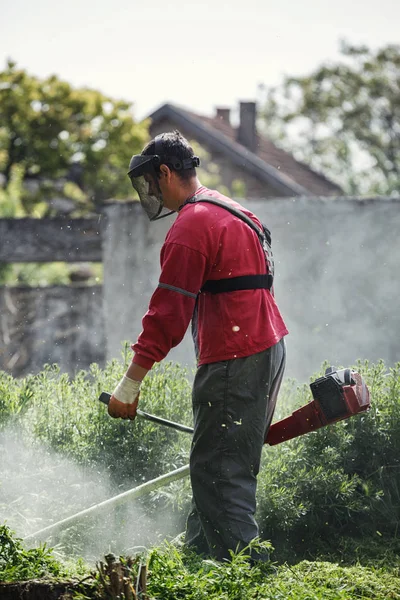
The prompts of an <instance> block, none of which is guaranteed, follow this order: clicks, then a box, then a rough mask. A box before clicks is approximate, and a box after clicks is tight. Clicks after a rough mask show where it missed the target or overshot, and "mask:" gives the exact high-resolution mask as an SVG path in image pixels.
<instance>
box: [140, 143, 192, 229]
mask: <svg viewBox="0 0 400 600" xmlns="http://www.w3.org/2000/svg"><path fill="white" fill-rule="evenodd" d="M161 164H168V165H171V167H172V168H173V169H174V170H176V171H178V170H180V169H189V168H193V167H196V166H199V164H200V160H199V158H198V157H197V156H193V157H191V158H188V159H184V160H180V159H178V158H175V157H173V156H160V155H158V154H153V155H142V154H138V155H135V156H132V158H131V161H130V164H129V171H128V175H129V178H130V180H131V183H132V186H133V188H134V189H135V190H136V192H137V193H138V196H139V200H140V204H141V205H142V207H143V209H144V211H145V213H146V214H147V216H148V217H149V219H150V221H156V220H158V219H162V218H163V217H168V216H169V215H172V214H173V213H174V212H175V211H173V210H168V209H167V208H165V206H164V201H163V197H162V192H161V189H160V186H159V183H158V176H157V173H158V171H159V167H160V165H161Z"/></svg>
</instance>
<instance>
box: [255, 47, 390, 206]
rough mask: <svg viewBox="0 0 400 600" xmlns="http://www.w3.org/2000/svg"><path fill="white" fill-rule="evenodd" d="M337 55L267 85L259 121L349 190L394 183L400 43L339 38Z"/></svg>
mask: <svg viewBox="0 0 400 600" xmlns="http://www.w3.org/2000/svg"><path fill="white" fill-rule="evenodd" d="M341 53H342V55H343V59H342V60H341V61H340V62H337V63H332V64H331V63H329V64H328V63H327V64H323V65H322V66H319V67H318V68H317V69H316V70H315V71H313V72H312V73H311V74H310V75H307V76H305V77H286V78H285V79H284V81H283V83H282V84H281V85H280V86H278V87H276V88H271V89H269V90H267V99H266V104H265V106H264V110H263V124H264V128H265V129H266V131H267V133H268V135H269V137H271V138H272V139H274V140H275V141H276V142H277V143H278V144H281V145H282V146H283V147H284V148H286V149H288V150H290V151H292V152H293V153H294V155H295V156H296V158H298V159H300V160H303V161H304V162H306V163H308V164H309V165H310V166H311V167H313V168H315V169H316V170H318V171H321V172H323V173H325V174H326V175H327V176H328V177H331V178H332V179H334V180H336V181H337V182H338V183H339V184H340V185H342V187H343V189H344V190H345V191H346V192H347V193H349V194H358V193H360V194H398V193H399V189H400V46H399V45H388V46H386V47H384V48H381V49H378V50H376V51H372V50H370V49H368V48H367V47H366V46H352V45H349V44H346V43H342V46H341Z"/></svg>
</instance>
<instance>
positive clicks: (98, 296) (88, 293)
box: [0, 286, 105, 376]
mask: <svg viewBox="0 0 400 600" xmlns="http://www.w3.org/2000/svg"><path fill="white" fill-rule="evenodd" d="M104 357H105V339H104V323H103V307H102V290H101V286H90V287H88V286H70V287H68V286H54V287H48V288H27V287H20V288H5V287H0V370H3V371H7V372H8V373H12V374H13V375H14V376H20V375H26V374H28V373H35V372H38V371H40V370H41V369H42V367H43V365H44V364H45V363H55V362H57V363H58V364H59V365H60V366H61V368H62V369H63V370H65V371H69V372H70V373H75V372H76V371H78V370H79V369H84V368H87V367H88V366H89V365H90V364H91V363H93V362H98V363H100V364H102V363H103V362H104Z"/></svg>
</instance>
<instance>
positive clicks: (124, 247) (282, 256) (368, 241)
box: [104, 198, 400, 380]
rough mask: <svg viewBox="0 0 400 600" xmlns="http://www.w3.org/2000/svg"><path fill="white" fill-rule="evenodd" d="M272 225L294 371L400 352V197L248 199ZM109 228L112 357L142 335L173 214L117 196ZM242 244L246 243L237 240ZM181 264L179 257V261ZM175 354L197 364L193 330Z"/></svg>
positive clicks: (301, 374)
mask: <svg viewBox="0 0 400 600" xmlns="http://www.w3.org/2000/svg"><path fill="white" fill-rule="evenodd" d="M244 204H245V205H246V206H247V207H248V208H250V209H251V210H252V211H254V212H255V213H256V214H257V215H258V216H259V217H260V218H261V219H262V220H263V222H265V223H266V224H267V225H268V226H269V227H270V229H271V230H272V236H273V248H274V254H275V261H276V280H275V281H276V283H275V293H276V297H277V300H278V304H279V306H280V307H281V310H282V313H283V315H284V318H285V320H286V322H287V325H288V328H289V330H290V335H289V336H288V338H287V347H288V366H287V374H288V375H290V376H294V377H297V378H299V379H301V380H306V379H307V378H308V377H309V376H310V375H311V374H312V373H313V372H315V371H316V370H317V369H318V368H319V367H320V365H321V363H322V361H323V360H325V359H326V360H328V361H329V362H331V363H333V364H335V365H338V364H342V365H347V364H352V363H354V362H355V361H356V360H357V359H358V358H361V359H369V360H372V361H375V360H377V359H379V358H383V359H385V361H387V362H388V363H389V364H391V363H393V362H395V361H396V360H400V301H399V296H400V280H399V267H398V265H399V263H400V243H399V234H400V201H399V200H389V199H371V200H356V199H346V198H344V199H332V198H329V199H327V200H324V199H319V198H312V199H311V198H300V199H286V198H285V199H282V198H280V199H275V200H268V201H265V200H259V201H249V202H245V203H244ZM107 217H108V219H107V220H108V225H107V228H106V230H105V237H104V256H105V259H104V260H105V290H104V299H105V310H106V314H107V325H106V339H107V348H108V350H107V354H108V357H111V356H116V355H119V352H120V342H121V340H131V341H135V340H136V337H137V334H138V333H139V332H140V330H141V326H140V319H141V316H142V315H143V314H144V311H145V310H146V307H147V303H148V300H149V298H150V295H151V292H152V290H153V289H154V287H155V286H156V285H157V281H158V276H159V250H160V247H161V243H162V240H163V238H164V236H165V233H166V230H167V229H168V227H169V225H170V224H171V221H170V220H169V219H168V218H167V219H164V220H162V221H160V222H159V223H150V222H149V221H148V220H147V217H145V215H144V214H143V213H142V212H141V209H140V206H137V205H131V206H129V205H128V206H127V205H125V206H119V205H111V206H109V207H108V208H107ZM238 251H240V250H238ZM177 268H179V265H177ZM169 358H172V359H175V360H178V361H180V362H182V363H185V364H194V352H193V349H192V343H191V339H190V336H189V335H187V336H186V338H185V340H184V341H183V342H182V344H181V345H180V346H179V347H178V348H176V349H174V350H173V351H172V352H171V354H170V355H169Z"/></svg>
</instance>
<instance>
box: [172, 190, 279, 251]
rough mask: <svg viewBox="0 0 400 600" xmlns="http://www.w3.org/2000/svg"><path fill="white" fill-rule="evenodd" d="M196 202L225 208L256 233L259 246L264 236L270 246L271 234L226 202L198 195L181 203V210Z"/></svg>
mask: <svg viewBox="0 0 400 600" xmlns="http://www.w3.org/2000/svg"><path fill="white" fill-rule="evenodd" d="M196 202H208V203H209V204H215V205H216V206H220V207H221V208H225V210H228V211H229V212H230V213H231V214H232V215H234V216H235V217H237V218H238V219H241V220H242V221H244V222H245V223H247V225H248V226H249V227H251V228H252V229H253V231H255V232H256V234H257V235H258V237H259V239H260V241H261V245H262V241H263V240H264V236H265V237H266V238H267V242H268V244H269V245H271V233H270V231H269V230H268V229H267V228H266V227H264V228H263V229H260V228H259V227H258V226H257V225H256V224H255V223H254V221H253V219H250V217H248V216H247V215H246V214H245V213H244V212H242V211H241V210H239V209H237V208H235V207H234V206H231V205H230V204H228V203H227V202H224V201H223V200H217V199H216V198H210V196H202V195H201V194H200V195H199V196H192V198H189V199H188V200H186V201H185V202H184V203H183V205H182V207H181V208H183V207H184V206H185V205H186V204H196Z"/></svg>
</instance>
